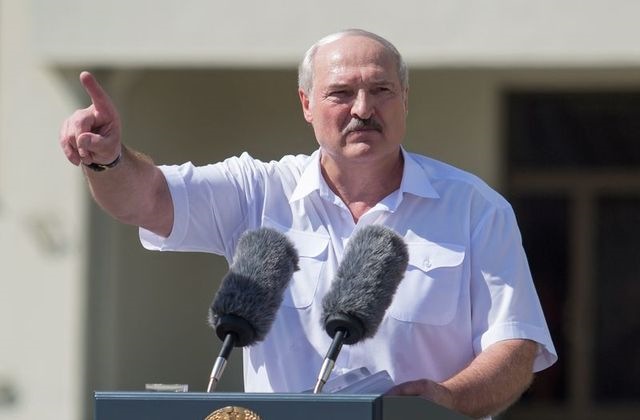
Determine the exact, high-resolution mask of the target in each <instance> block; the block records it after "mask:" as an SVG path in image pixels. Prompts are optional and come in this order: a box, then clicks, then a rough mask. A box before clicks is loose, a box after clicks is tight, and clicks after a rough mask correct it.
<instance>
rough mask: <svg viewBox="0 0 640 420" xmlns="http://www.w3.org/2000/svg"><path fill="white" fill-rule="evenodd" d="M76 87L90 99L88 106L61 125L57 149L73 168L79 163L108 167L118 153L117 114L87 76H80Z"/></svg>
mask: <svg viewBox="0 0 640 420" xmlns="http://www.w3.org/2000/svg"><path fill="white" fill-rule="evenodd" d="M80 83H82V87H83V88H84V90H85V91H86V92H87V94H88V95H89V97H90V98H91V105H90V106H89V107H88V108H84V109H79V110H77V111H76V112H74V113H73V114H72V115H71V117H69V118H67V119H66V120H65V121H64V123H63V124H62V129H61V130H60V146H61V147H62V150H63V151H64V154H65V155H66V156H67V159H69V162H71V163H73V164H74V165H76V166H77V165H79V164H80V163H81V162H83V163H86V164H90V163H100V164H106V163H111V162H113V161H114V160H115V159H116V158H117V157H118V156H119V155H120V153H121V150H122V144H121V141H120V127H121V125H120V117H119V116H118V111H117V109H116V107H115V106H114V105H113V102H112V101H111V99H110V98H109V95H107V93H106V92H105V91H104V89H102V87H101V86H100V84H98V82H97V81H96V79H95V77H93V75H92V74H91V73H89V72H86V71H84V72H82V73H80Z"/></svg>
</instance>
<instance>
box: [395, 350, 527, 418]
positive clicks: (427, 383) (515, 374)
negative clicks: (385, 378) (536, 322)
mask: <svg viewBox="0 0 640 420" xmlns="http://www.w3.org/2000/svg"><path fill="white" fill-rule="evenodd" d="M537 348H538V345H537V343H535V342H533V341H529V340H506V341H500V342H498V343H495V344H493V345H492V346H490V347H489V348H487V349H486V350H485V351H483V352H482V353H480V354H479V355H478V356H477V357H476V358H475V359H474V360H473V361H472V362H471V363H470V364H469V365H468V366H467V367H466V368H465V369H463V370H462V371H460V372H459V373H457V374H456V375H454V376H453V377H451V378H449V379H447V380H446V381H444V382H442V383H437V382H434V381H431V380H428V379H422V380H418V381H411V382H405V383H402V384H400V385H397V386H396V387H394V388H393V389H392V390H391V391H389V395H415V396H421V397H423V398H426V399H428V400H430V401H433V402H435V403H437V404H440V405H442V406H444V407H447V408H450V409H452V410H454V411H457V412H459V413H462V414H465V415H468V416H471V417H474V418H480V417H485V416H490V415H494V414H497V413H499V412H500V411H503V410H504V409H506V408H507V407H508V406H509V405H511V404H512V403H513V402H515V401H516V400H517V399H518V397H520V395H521V394H522V393H523V392H524V391H525V390H526V389H527V388H528V387H529V384H530V383H531V380H532V378H533V373H532V372H533V360H534V359H535V355H536V352H537Z"/></svg>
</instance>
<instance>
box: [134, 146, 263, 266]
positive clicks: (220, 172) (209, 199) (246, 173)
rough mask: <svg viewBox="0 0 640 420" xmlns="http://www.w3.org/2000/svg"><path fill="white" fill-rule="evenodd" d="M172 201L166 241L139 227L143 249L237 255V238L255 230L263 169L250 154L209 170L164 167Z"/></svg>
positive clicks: (182, 166)
mask: <svg viewBox="0 0 640 420" xmlns="http://www.w3.org/2000/svg"><path fill="white" fill-rule="evenodd" d="M159 168H160V170H161V171H162V173H163V174H164V176H165V178H166V180H167V184H168V185H169V191H170V192H171V199H172V201H173V211H174V220H173V228H172V230H171V233H170V234H169V236H168V237H166V238H164V237H162V236H158V235H156V234H154V233H153V232H150V231H148V230H146V229H143V228H140V230H139V236H140V242H141V243H142V245H143V246H144V247H145V248H146V249H149V250H157V251H195V252H209V253H215V254H220V255H224V256H226V257H227V258H230V256H232V255H233V250H234V249H235V242H236V240H237V237H238V236H239V235H240V234H241V233H242V232H244V231H245V230H246V229H250V228H252V227H255V226H256V225H257V220H256V219H257V218H258V217H257V216H256V215H257V214H259V210H258V207H259V206H260V204H261V203H262V201H263V197H264V188H263V185H264V182H263V179H264V178H263V177H264V164H263V163H262V162H260V161H258V160H255V159H253V158H251V157H250V156H249V155H248V154H247V153H243V154H242V155H241V156H240V157H233V158H229V159H227V160H225V161H223V162H220V163H216V164H213V165H207V166H194V165H193V164H192V163H191V162H188V163H185V164H183V165H179V166H160V167H159Z"/></svg>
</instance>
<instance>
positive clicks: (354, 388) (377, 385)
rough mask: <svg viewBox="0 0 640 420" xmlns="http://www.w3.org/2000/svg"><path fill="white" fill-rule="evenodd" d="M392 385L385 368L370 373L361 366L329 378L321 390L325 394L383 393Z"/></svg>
mask: <svg viewBox="0 0 640 420" xmlns="http://www.w3.org/2000/svg"><path fill="white" fill-rule="evenodd" d="M394 385H395V383H394V382H393V380H392V379H391V376H389V373H388V372H387V371H386V370H381V371H379V372H376V373H374V374H371V372H369V369H367V368H366V367H361V368H357V369H353V370H350V371H348V372H345V373H343V374H341V375H338V376H335V377H333V378H331V379H330V380H328V381H327V383H326V384H325V385H324V388H323V390H322V391H323V393H325V394H384V393H385V392H387V391H388V390H389V389H391V388H392V387H393V386H394ZM305 392H312V390H308V391H305Z"/></svg>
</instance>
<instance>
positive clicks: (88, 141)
mask: <svg viewBox="0 0 640 420" xmlns="http://www.w3.org/2000/svg"><path fill="white" fill-rule="evenodd" d="M76 146H77V148H78V154H79V155H80V158H81V159H82V161H83V162H84V163H101V164H106V163H110V162H113V161H114V160H115V159H116V158H117V157H118V155H119V154H120V145H119V144H118V143H116V142H114V141H110V140H109V139H107V138H105V137H103V136H101V135H99V134H95V133H82V134H80V135H79V136H78V138H77V140H76Z"/></svg>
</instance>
